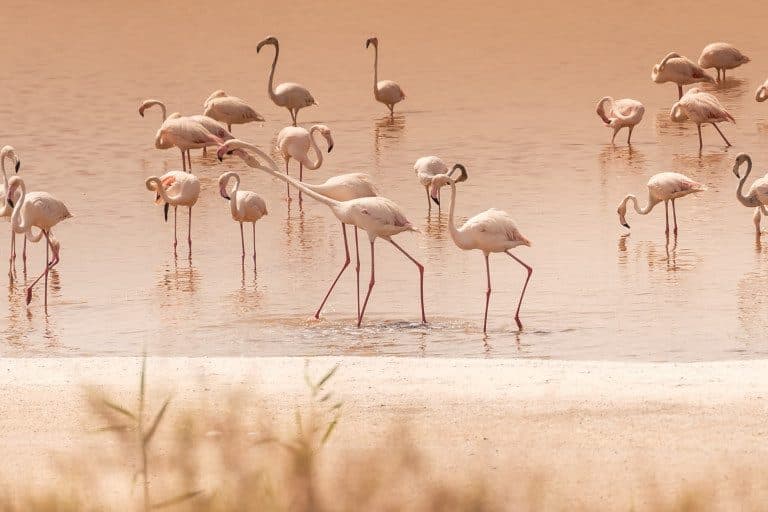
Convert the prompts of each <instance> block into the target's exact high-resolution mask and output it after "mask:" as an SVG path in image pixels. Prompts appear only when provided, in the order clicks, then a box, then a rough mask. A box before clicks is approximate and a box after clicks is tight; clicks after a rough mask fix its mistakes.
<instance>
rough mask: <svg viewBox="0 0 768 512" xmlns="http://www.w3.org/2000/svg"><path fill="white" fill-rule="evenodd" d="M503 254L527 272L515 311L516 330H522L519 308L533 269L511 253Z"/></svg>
mask: <svg viewBox="0 0 768 512" xmlns="http://www.w3.org/2000/svg"><path fill="white" fill-rule="evenodd" d="M504 252H506V253H507V254H508V255H509V256H510V257H511V258H512V259H513V260H515V261H516V262H518V263H519V264H521V265H522V266H524V267H525V269H526V270H527V271H528V275H527V276H526V278H525V284H524V285H523V291H521V292H520V300H519V301H518V302H517V310H516V311H515V322H517V328H518V329H522V328H523V323H522V322H521V321H520V306H522V305H523V296H525V290H526V288H528V281H530V280H531V274H533V267H530V266H529V265H526V264H525V263H524V262H523V260H521V259H520V258H518V257H516V256H515V255H514V254H512V253H511V252H509V251H504Z"/></svg>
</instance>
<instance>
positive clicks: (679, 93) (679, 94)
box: [677, 84, 683, 99]
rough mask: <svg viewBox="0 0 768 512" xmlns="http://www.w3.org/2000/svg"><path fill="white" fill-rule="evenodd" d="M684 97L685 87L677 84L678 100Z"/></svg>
mask: <svg viewBox="0 0 768 512" xmlns="http://www.w3.org/2000/svg"><path fill="white" fill-rule="evenodd" d="M682 97H683V86H682V85H680V84H677V99H680V98H682Z"/></svg>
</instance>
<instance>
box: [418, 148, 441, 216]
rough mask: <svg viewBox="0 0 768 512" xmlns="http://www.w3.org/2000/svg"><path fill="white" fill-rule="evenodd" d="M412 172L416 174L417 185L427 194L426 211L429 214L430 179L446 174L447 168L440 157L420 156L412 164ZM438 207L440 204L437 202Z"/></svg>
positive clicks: (430, 203) (430, 205)
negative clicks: (419, 184)
mask: <svg viewBox="0 0 768 512" xmlns="http://www.w3.org/2000/svg"><path fill="white" fill-rule="evenodd" d="M413 172H415V173H416V177H417V178H418V179H419V183H421V185H422V186H423V187H424V190H425V191H426V192H427V211H428V212H430V211H432V201H430V199H429V187H430V185H432V179H433V178H434V177H435V176H437V175H440V174H447V173H448V166H447V165H445V162H443V160H442V159H441V158H440V157H437V156H422V157H421V158H419V159H418V160H416V162H415V163H414V164H413ZM438 193H439V191H438ZM439 206H440V203H439V202H438V207H439Z"/></svg>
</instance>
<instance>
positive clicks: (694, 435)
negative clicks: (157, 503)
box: [0, 357, 768, 503]
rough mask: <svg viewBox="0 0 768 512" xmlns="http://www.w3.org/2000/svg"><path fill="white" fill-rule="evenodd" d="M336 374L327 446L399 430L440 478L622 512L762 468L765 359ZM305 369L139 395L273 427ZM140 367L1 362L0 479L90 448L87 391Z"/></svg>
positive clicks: (224, 363) (358, 367) (213, 362)
mask: <svg viewBox="0 0 768 512" xmlns="http://www.w3.org/2000/svg"><path fill="white" fill-rule="evenodd" d="M337 363H338V364H340V365H341V367H340V369H339V371H338V373H337V375H336V376H335V377H334V380H333V389H334V390H335V391H336V393H337V395H338V396H339V397H340V398H341V399H343V400H344V403H345V405H344V416H343V419H342V422H341V424H340V427H339V429H338V431H337V433H336V434H335V437H334V442H337V443H340V444H341V445H343V444H344V443H348V442H349V441H351V440H358V441H359V440H360V438H361V436H362V437H365V436H366V435H367V436H370V437H371V438H375V437H377V436H378V435H380V434H382V433H384V432H386V431H387V430H388V429H390V428H391V426H392V425H393V424H398V423H402V422H404V421H405V422H407V423H408V424H409V425H410V426H411V428H412V429H413V431H414V433H415V435H416V436H417V438H418V439H419V444H420V446H421V447H423V448H424V449H425V450H427V451H429V452H430V453H432V454H433V455H434V457H435V459H436V461H437V464H438V466H440V467H442V468H443V469H447V470H451V469H452V468H454V467H456V468H457V467H466V466H468V467H473V468H478V469H479V470H483V471H486V472H491V473H493V471H495V470H496V469H497V468H499V467H505V468H509V467H510V466H512V467H513V468H515V469H516V470H519V471H521V472H523V471H540V470H541V468H547V470H546V473H547V478H548V480H549V481H550V482H552V485H553V486H554V487H556V488H557V489H558V492H565V493H567V492H572V491H573V490H574V489H578V492H579V493H581V495H585V496H589V497H590V498H591V499H593V500H598V501H605V502H607V503H612V502H613V501H614V500H618V502H626V500H629V501H631V500H632V496H633V495H634V493H635V492H636V490H637V489H639V488H640V487H645V486H647V485H648V479H652V480H653V481H654V482H656V484H658V485H659V486H660V488H661V489H662V491H663V492H665V493H674V492H677V491H678V490H679V489H680V488H681V486H685V485H689V484H691V483H696V482H699V481H704V480H710V479H711V478H721V477H722V478H726V480H727V478H728V476H729V475H731V476H732V471H733V469H734V468H739V469H740V470H741V469H744V470H750V469H754V468H763V464H764V463H763V462H762V461H763V460H768V459H767V458H766V457H768V443H765V439H766V436H767V435H768V427H766V426H765V420H764V418H765V417H766V412H767V411H768V401H766V396H768V378H767V377H766V375H768V361H762V360H760V361H733V362H716V363H690V364H671V363H669V364H667V363H615V362H568V361H549V360H480V359H417V358H355V357H322V358H312V359H311V360H310V368H311V371H312V373H313V374H314V375H320V374H322V373H323V372H324V371H325V370H326V369H328V368H330V367H332V366H333V365H334V364H337ZM304 365H305V359H303V358H217V359H204V358H188V359H187V358H150V359H149V361H148V386H149V389H150V390H151V393H152V394H153V395H154V396H159V397H162V396H164V395H165V394H166V393H169V392H170V393H172V394H173V397H174V398H173V406H174V407H175V408H177V409H181V408H184V409H195V408H197V407H208V408H211V407H213V408H216V407H217V406H218V405H220V404H221V403H223V401H224V400H225V398H226V397H227V396H229V395H231V393H233V392H238V391H243V390H245V391H249V392H253V394H254V395H255V396H259V397H260V398H262V399H264V400H266V401H267V402H269V403H272V404H274V405H275V406H276V408H275V409H274V410H275V411H277V413H276V414H277V416H278V418H277V419H278V420H280V418H279V416H282V415H284V416H285V418H290V417H291V415H292V412H293V408H294V407H295V406H296V404H299V403H301V402H302V400H303V398H304V397H305V396H306V385H305V383H304V379H303V373H304ZM139 366H140V359H139V358H79V359H78V358H75V359H69V358H68V359H2V360H0V368H1V369H2V371H0V445H2V446H3V447H4V459H5V465H4V470H5V474H6V475H7V474H12V475H24V474H29V472H30V468H31V467H34V468H35V472H36V473H38V475H39V472H40V471H41V469H40V468H41V467H42V466H43V464H42V463H41V461H45V460H50V458H51V454H53V453H56V452H60V451H66V450H67V449H71V448H77V446H78V444H79V443H87V442H88V440H89V437H92V434H89V433H88V432H89V430H92V429H93V428H94V427H95V425H88V424H87V420H84V415H83V413H82V411H83V410H84V402H83V392H82V389H83V386H85V385H95V386H100V387H103V388H104V389H105V390H108V391H109V392H110V393H112V394H116V395H117V396H118V397H119V398H120V399H122V400H125V401H126V402H128V401H129V400H133V396H134V393H135V390H136V387H137V381H138V372H139ZM129 403H130V402H129ZM217 404H218V405H217ZM361 432H364V433H365V434H361ZM753 491H754V489H753ZM734 492H735V491H734ZM760 492H761V493H762V492H763V490H760Z"/></svg>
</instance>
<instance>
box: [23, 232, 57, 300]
mask: <svg viewBox="0 0 768 512" xmlns="http://www.w3.org/2000/svg"><path fill="white" fill-rule="evenodd" d="M43 234H44V235H45V242H46V244H45V271H44V272H43V273H42V274H40V275H39V276H38V277H37V279H35V280H34V281H32V284H30V285H29V287H28V288H27V304H29V303H30V302H32V288H33V287H34V286H35V285H36V284H37V283H38V282H39V281H40V279H41V278H43V277H45V306H46V307H48V271H49V270H51V269H52V268H53V267H55V266H56V265H57V264H58V263H59V251H58V250H57V249H55V248H53V247H51V240H50V238H48V233H46V232H45V231H43ZM49 248H50V249H53V259H51V261H48V256H49V252H48V250H49Z"/></svg>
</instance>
